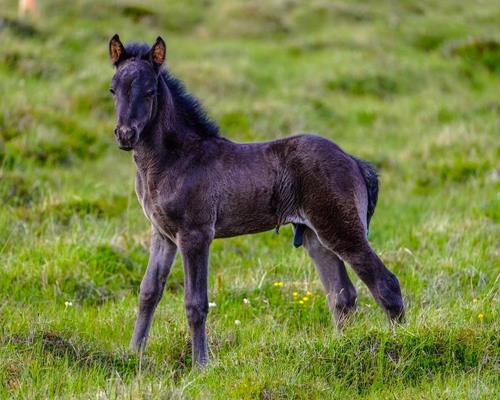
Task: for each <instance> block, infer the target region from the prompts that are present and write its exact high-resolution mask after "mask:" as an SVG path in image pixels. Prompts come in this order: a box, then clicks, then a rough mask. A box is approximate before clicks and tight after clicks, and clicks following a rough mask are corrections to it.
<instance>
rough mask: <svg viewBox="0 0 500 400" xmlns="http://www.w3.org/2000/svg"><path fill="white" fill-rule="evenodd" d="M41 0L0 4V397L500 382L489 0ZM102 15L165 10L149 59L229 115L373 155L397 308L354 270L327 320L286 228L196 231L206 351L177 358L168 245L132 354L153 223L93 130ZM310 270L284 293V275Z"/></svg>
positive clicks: (228, 124)
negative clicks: (165, 270)
mask: <svg viewBox="0 0 500 400" xmlns="http://www.w3.org/2000/svg"><path fill="white" fill-rule="evenodd" d="M40 3H41V4H40V7H41V8H40V10H39V16H38V17H37V18H32V19H29V18H28V19H27V20H24V21H22V22H20V21H19V20H18V19H17V15H16V12H17V8H16V7H17V1H15V0H6V1H5V2H3V3H2V9H1V10H0V42H1V43H2V45H1V46H0V93H1V96H0V199H1V201H2V207H1V208H0V263H1V268H0V297H1V299H2V302H1V304H0V396H1V397H3V398H29V399H33V398H43V399H45V398H133V399H136V398H203V399H204V398H214V399H226V398H262V399H276V398H304V399H311V398H343V399H346V398H347V399H358V398H368V399H386V398H387V399H393V398H399V399H429V398H436V399H456V398H460V399H462V398H466V399H492V398H494V396H495V393H498V392H499V391H500V382H499V378H498V376H499V375H498V367H499V356H500V352H499V349H500V339H499V338H500V332H499V323H498V318H499V313H498V311H499V303H498V300H499V299H498V288H499V281H498V277H499V274H500V254H499V248H500V243H499V237H500V229H499V228H500V225H499V222H500V142H499V130H500V102H499V99H498V93H499V91H500V84H499V82H500V81H499V78H500V70H499V66H500V61H499V60H500V30H499V21H500V7H499V6H498V4H497V3H496V2H494V1H487V0H483V1H480V2H456V1H452V0H444V1H434V0H432V1H425V2H411V1H403V2H395V1H394V2H389V1H373V2H369V3H368V2H361V1H353V2H351V1H349V2H348V1H344V2H330V1H327V0H312V1H309V2H299V1H290V0H271V1H264V0H257V1H252V2H250V1H240V0H238V1H232V0H231V1H230V0H204V1H202V0H200V1H195V0H190V1H181V0H175V1H169V2H163V1H159V0H148V1H141V2H139V1H132V0H129V1H115V2H105V4H104V5H103V4H101V3H104V2H98V1H94V0H85V1H84V0H79V1H75V2H71V5H70V2H66V1H63V0H47V1H41V2H40ZM115 32H118V33H120V35H121V38H122V39H123V40H124V41H129V40H142V41H148V42H151V43H152V42H153V40H154V39H155V38H156V36H158V35H159V34H161V35H162V36H163V37H164V38H165V39H166V40H167V46H168V57H167V63H168V65H169V68H170V69H171V70H172V71H173V72H174V73H175V74H177V75H178V76H179V77H180V78H182V79H183V80H184V81H185V82H186V84H187V86H188V88H189V90H190V91H191V92H192V93H194V94H196V95H197V96H198V97H199V98H200V99H201V100H202V101H203V103H204V104H205V106H206V107H207V109H208V110H209V112H210V115H211V116H212V117H213V118H215V119H216V120H217V121H219V123H220V124H221V128H222V131H223V134H224V135H225V136H227V137H229V138H231V139H233V140H236V141H257V140H269V139H273V138H277V137H281V136H285V135H288V134H291V133H297V132H301V131H306V132H317V133H320V134H321V135H324V136H326V137H328V138H330V139H332V140H334V141H335V142H337V143H338V144H339V145H341V146H342V147H343V148H345V149H346V150H347V151H349V152H351V153H353V154H355V155H357V156H360V157H363V158H366V159H368V160H371V161H373V162H374V163H375V164H376V165H377V166H378V167H379V169H380V173H381V185H382V186H381V194H380V201H379V205H378V208H377V212H376V213H375V216H374V219H373V222H372V226H371V231H370V240H371V242H372V243H373V246H374V248H375V249H376V250H377V252H379V254H380V255H381V257H382V258H383V259H384V261H385V262H386V264H387V266H388V267H389V268H390V269H391V270H392V271H393V272H395V273H396V274H397V276H398V277H399V279H400V282H401V284H402V289H403V293H404V297H405V301H406V303H407V305H408V318H407V319H408V320H407V322H406V323H405V324H404V325H402V326H397V327H391V326H389V324H388V323H387V321H386V319H385V317H384V316H383V313H382V311H381V310H380V308H379V307H377V306H376V305H375V303H374V301H373V299H372V298H371V296H370V295H369V293H368V291H367V289H366V287H365V286H364V285H363V284H362V283H361V282H360V281H359V280H358V279H357V278H356V277H354V274H352V273H351V276H352V277H353V278H354V280H355V284H356V287H357V288H358V294H359V298H358V310H357V312H356V313H355V315H354V316H353V318H352V320H351V321H350V322H349V324H348V326H347V327H346V329H345V330H344V331H343V332H338V331H336V330H335V329H334V328H333V326H332V324H331V320H330V315H329V313H328V310H327V306H326V300H325V297H324V295H323V292H322V288H321V285H320V282H319V280H318V277H317V274H316V272H315V271H314V268H313V266H312V264H311V261H310V260H309V258H308V257H307V255H306V254H305V252H304V250H303V249H298V250H295V249H293V248H292V245H291V240H292V235H291V229H285V228H284V229H282V230H281V232H280V234H279V235H276V234H274V233H273V232H268V233H264V234H260V235H254V236H245V237H239V238H234V239H228V240H222V241H216V242H215V243H214V244H213V246H212V252H211V264H210V269H211V270H210V291H209V297H210V301H211V302H215V303H216V304H217V306H216V307H214V308H211V309H210V314H209V322H208V333H209V338H210V339H209V340H210V356H211V363H210V366H209V367H208V368H207V369H206V370H204V371H191V355H190V343H189V334H188V329H187V324H186V321H185V316H184V312H183V304H182V297H183V290H182V268H181V265H180V261H179V260H177V261H176V264H175V265H174V268H173V271H172V274H171V276H170V278H169V281H168V283H167V288H166V293H165V296H164V298H163V300H162V303H161V305H160V306H159V309H158V311H157V314H156V317H155V320H154V325H153V328H152V332H151V338H150V342H149V346H148V348H147V350H146V353H145V355H144V359H143V360H142V361H141V360H139V359H138V358H137V357H136V356H135V355H133V354H130V353H129V352H128V348H127V346H128V341H129V339H130V337H131V331H132V326H133V322H134V317H135V312H136V308H137V292H138V287H139V283H140V280H141V277H142V274H143V272H144V269H145V265H146V263H147V257H148V252H147V248H148V240H149V238H148V232H149V226H148V224H147V222H146V220H145V218H144V216H143V214H142V211H141V209H140V207H139V205H138V203H137V200H136V199H135V195H134V192H133V181H134V166H133V162H132V160H131V157H130V154H128V153H124V152H120V151H119V150H118V149H117V147H116V145H115V144H114V142H113V135H112V129H113V125H114V113H113V106H112V101H111V99H110V96H109V94H108V90H107V89H108V84H109V80H110V78H111V76H112V74H113V70H112V68H111V67H110V65H109V62H108V58H107V44H108V40H109V38H110V37H111V36H112V34H114V33H115ZM278 281H282V282H284V284H283V286H282V287H277V286H275V285H274V283H275V282H278ZM307 290H309V291H311V292H312V293H313V294H312V296H311V298H310V300H308V301H307V302H306V304H305V305H300V304H298V302H297V301H295V300H294V297H293V295H292V293H293V292H294V291H296V292H298V293H299V295H300V296H302V295H303V294H304V293H305V292H306V291H307ZM245 298H246V299H248V300H249V301H250V304H245V303H244V302H243V299H245ZM66 302H72V305H68V306H67V305H65V303H66ZM235 320H239V321H240V322H241V323H240V324H239V325H237V324H235Z"/></svg>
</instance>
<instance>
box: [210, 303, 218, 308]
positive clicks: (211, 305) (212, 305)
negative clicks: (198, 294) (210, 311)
mask: <svg viewBox="0 0 500 400" xmlns="http://www.w3.org/2000/svg"><path fill="white" fill-rule="evenodd" d="M208 307H209V308H214V307H217V303H211V302H209V303H208Z"/></svg>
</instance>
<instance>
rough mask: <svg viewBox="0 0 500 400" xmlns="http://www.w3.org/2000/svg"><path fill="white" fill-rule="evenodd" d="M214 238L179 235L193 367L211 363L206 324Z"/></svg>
mask: <svg viewBox="0 0 500 400" xmlns="http://www.w3.org/2000/svg"><path fill="white" fill-rule="evenodd" d="M212 238H213V235H211V234H210V233H208V232H205V231H201V230H196V231H190V232H187V233H183V234H179V238H178V244H179V247H180V250H181V253H182V261H183V264H184V306H185V308H186V316H187V320H188V324H189V329H190V331H191V340H192V348H193V366H202V367H203V366H205V365H206V364H207V363H208V345H207V336H206V332H205V322H206V320H207V314H208V293H207V285H208V253H209V247H210V243H211V241H212Z"/></svg>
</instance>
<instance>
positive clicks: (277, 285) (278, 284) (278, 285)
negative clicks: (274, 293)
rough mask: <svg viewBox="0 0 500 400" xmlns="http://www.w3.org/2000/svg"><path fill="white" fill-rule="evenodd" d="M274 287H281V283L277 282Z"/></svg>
mask: <svg viewBox="0 0 500 400" xmlns="http://www.w3.org/2000/svg"><path fill="white" fill-rule="evenodd" d="M274 286H276V287H281V286H283V282H281V281H279V282H274Z"/></svg>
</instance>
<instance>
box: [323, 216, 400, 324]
mask: <svg viewBox="0 0 500 400" xmlns="http://www.w3.org/2000/svg"><path fill="white" fill-rule="evenodd" d="M332 220H333V221H335V219H334V218H332V219H331V220H330V221H332ZM316 221H317V224H316V226H315V225H314V221H313V226H314V228H315V230H316V233H317V235H318V238H319V240H320V242H321V244H323V245H324V246H325V247H327V248H328V249H330V250H331V251H333V252H335V253H336V254H338V255H339V256H340V257H341V258H342V259H343V260H344V261H347V262H348V263H349V264H350V265H351V266H352V268H353V269H354V271H355V272H356V274H357V275H358V276H359V277H360V278H361V280H362V281H363V282H364V283H365V284H366V286H368V289H369V290H370V292H371V293H372V295H373V297H374V298H375V300H376V301H377V303H378V304H379V305H380V306H381V307H382V308H383V309H384V311H385V312H386V313H387V315H388V316H389V318H390V319H391V321H402V320H403V318H404V305H403V298H402V296H401V288H400V286H399V282H398V279H397V278H396V276H395V275H394V274H393V273H392V272H390V271H389V270H388V269H387V268H386V267H385V265H384V263H383V262H382V260H380V258H379V257H378V256H377V255H376V254H375V252H374V251H373V250H372V248H371V247H370V244H369V243H368V239H367V238H366V231H365V229H364V226H363V225H362V223H361V222H360V221H359V220H358V221H356V218H351V219H347V218H343V219H340V218H336V223H333V224H329V223H328V224H327V223H325V219H323V218H322V219H321V220H320V219H317V220H316Z"/></svg>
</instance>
